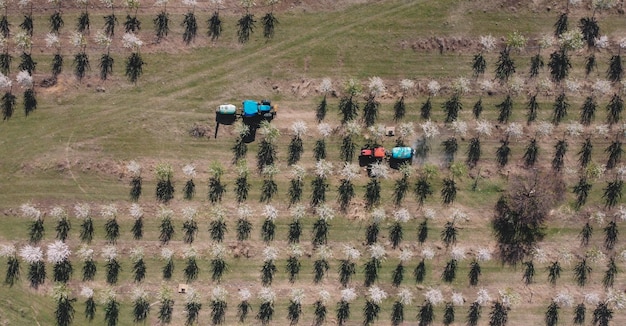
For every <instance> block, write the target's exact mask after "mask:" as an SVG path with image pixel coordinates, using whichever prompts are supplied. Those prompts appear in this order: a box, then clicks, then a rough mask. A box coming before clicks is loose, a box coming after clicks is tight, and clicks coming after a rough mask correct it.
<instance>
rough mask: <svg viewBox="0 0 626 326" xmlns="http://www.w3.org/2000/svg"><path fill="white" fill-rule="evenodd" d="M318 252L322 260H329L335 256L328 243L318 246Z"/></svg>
mask: <svg viewBox="0 0 626 326" xmlns="http://www.w3.org/2000/svg"><path fill="white" fill-rule="evenodd" d="M317 254H318V255H319V257H320V258H321V259H322V260H328V259H331V258H333V250H332V249H331V248H330V247H329V246H327V245H321V246H319V247H317Z"/></svg>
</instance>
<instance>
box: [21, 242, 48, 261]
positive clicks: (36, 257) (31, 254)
mask: <svg viewBox="0 0 626 326" xmlns="http://www.w3.org/2000/svg"><path fill="white" fill-rule="evenodd" d="M19 255H20V257H22V259H23V260H24V261H26V262H27V263H29V264H34V263H36V262H40V261H43V251H42V250H41V248H40V247H35V246H31V245H26V246H24V247H22V249H20V252H19Z"/></svg>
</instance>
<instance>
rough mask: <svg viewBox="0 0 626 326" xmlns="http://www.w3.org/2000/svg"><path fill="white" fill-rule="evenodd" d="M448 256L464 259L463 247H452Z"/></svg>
mask: <svg viewBox="0 0 626 326" xmlns="http://www.w3.org/2000/svg"><path fill="white" fill-rule="evenodd" d="M450 257H452V259H454V260H463V259H465V248H462V247H454V248H452V250H451V251H450Z"/></svg>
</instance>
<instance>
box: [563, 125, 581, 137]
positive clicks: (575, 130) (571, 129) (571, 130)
mask: <svg viewBox="0 0 626 326" xmlns="http://www.w3.org/2000/svg"><path fill="white" fill-rule="evenodd" d="M584 130H585V127H584V126H583V125H582V124H581V123H580V122H578V121H574V122H570V123H569V124H567V127H566V131H567V134H568V135H570V136H572V137H578V136H580V135H581V134H582V133H583V131H584Z"/></svg>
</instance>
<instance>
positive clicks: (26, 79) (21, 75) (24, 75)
mask: <svg viewBox="0 0 626 326" xmlns="http://www.w3.org/2000/svg"><path fill="white" fill-rule="evenodd" d="M15 81H17V83H18V84H19V85H20V86H22V87H23V88H27V89H29V88H32V87H33V77H32V76H31V75H30V73H29V72H28V71H26V70H22V71H20V72H18V73H17V76H16V77H15Z"/></svg>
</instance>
